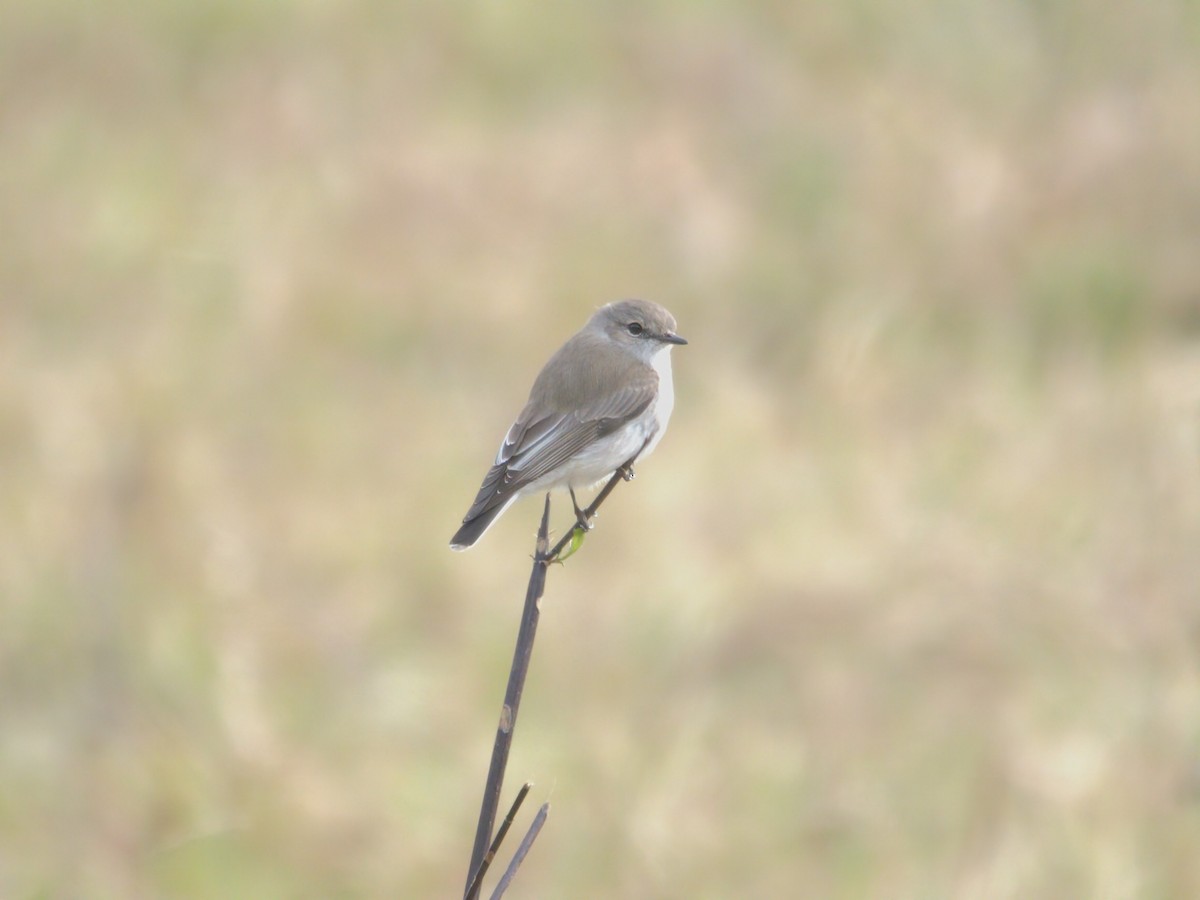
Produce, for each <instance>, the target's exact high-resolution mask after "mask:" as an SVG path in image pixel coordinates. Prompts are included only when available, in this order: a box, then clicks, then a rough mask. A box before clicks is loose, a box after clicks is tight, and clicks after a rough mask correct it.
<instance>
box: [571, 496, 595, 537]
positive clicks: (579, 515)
mask: <svg viewBox="0 0 1200 900" xmlns="http://www.w3.org/2000/svg"><path fill="white" fill-rule="evenodd" d="M567 490H568V491H569V492H570V494H571V505H572V506H573V507H575V524H576V527H577V528H582V529H583V530H584V531H591V530H592V520H591V519H589V518H588V514H587V513H586V512H584V511H583V510H582V509H580V508H579V501H578V500H576V499H575V488H573V487H568V488H567Z"/></svg>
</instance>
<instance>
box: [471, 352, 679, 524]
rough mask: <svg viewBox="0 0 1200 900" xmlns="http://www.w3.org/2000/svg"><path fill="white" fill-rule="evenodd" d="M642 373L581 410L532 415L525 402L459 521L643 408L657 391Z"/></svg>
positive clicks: (494, 503) (652, 379)
mask: <svg viewBox="0 0 1200 900" xmlns="http://www.w3.org/2000/svg"><path fill="white" fill-rule="evenodd" d="M646 374H647V377H645V378H640V379H638V380H637V381H635V382H634V383H633V384H631V385H628V386H627V387H625V388H622V389H621V390H619V391H614V392H613V393H611V394H608V395H606V396H605V397H603V398H602V399H600V400H599V401H597V402H595V403H593V404H591V405H590V406H588V407H584V408H582V409H577V410H572V411H570V412H566V413H561V412H556V413H552V414H550V415H543V416H540V417H538V418H536V419H535V418H533V414H532V410H531V408H530V407H529V406H526V407H525V409H523V410H522V411H521V414H520V415H519V416H517V421H515V422H514V423H513V425H512V427H511V428H510V429H509V430H508V434H506V435H505V436H504V441H503V442H502V443H501V444H500V449H499V451H498V452H497V453H496V462H495V464H494V465H493V466H492V468H491V470H490V471H489V472H488V474H487V477H485V478H484V479H483V484H482V486H481V487H480V488H479V494H478V495H477V496H476V498H475V502H474V503H473V504H472V505H471V508H470V510H468V511H467V515H466V517H465V518H464V520H463V521H469V520H471V519H473V518H475V517H476V516H478V515H481V514H483V513H485V512H487V511H488V510H490V509H494V508H496V507H498V506H500V505H502V504H504V503H506V502H507V501H508V498H509V497H511V496H512V495H513V494H515V493H517V492H518V491H520V490H521V488H523V487H525V486H526V485H529V484H532V483H534V482H535V481H537V480H538V479H539V478H541V477H542V476H544V475H545V474H546V473H548V472H551V471H553V470H554V469H556V468H557V467H558V466H560V465H562V464H563V463H564V462H566V461H567V460H569V459H570V458H571V457H572V456H574V455H575V454H576V453H579V452H580V451H581V450H583V448H584V447H586V446H587V445H588V444H590V443H592V442H593V441H595V440H597V439H599V438H602V437H604V436H605V435H607V434H611V433H612V432H614V431H616V430H617V429H618V428H620V427H621V426H623V425H625V424H626V423H628V422H630V421H632V420H633V419H636V418H637V417H638V416H640V415H641V414H642V413H643V412H645V411H646V408H647V407H648V406H649V405H650V404H651V402H653V400H654V395H655V392H656V391H657V390H658V378H657V376H656V375H655V374H654V372H653V370H649V369H648V370H647V373H646Z"/></svg>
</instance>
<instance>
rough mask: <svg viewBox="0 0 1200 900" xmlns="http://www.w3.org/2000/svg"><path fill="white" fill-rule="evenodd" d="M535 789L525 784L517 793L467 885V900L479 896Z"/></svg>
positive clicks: (531, 785)
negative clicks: (514, 823) (527, 795)
mask: <svg viewBox="0 0 1200 900" xmlns="http://www.w3.org/2000/svg"><path fill="white" fill-rule="evenodd" d="M531 787H533V784H532V782H529V781H527V782H525V783H524V784H523V785H521V789H520V790H519V791H517V797H516V799H515V800H513V802H512V806H510V807H509V808H508V815H506V816H505V817H504V821H503V822H501V823H500V827H499V828H498V829H496V837H495V838H494V839H493V840H492V845H491V846H490V847H488V852H487V853H486V854H485V855H484V857H483V862H481V863H480V864H479V868H478V869H477V870H476V872H475V877H474V878H472V879H471V883H470V884H468V885H467V894H466V900H474V898H475V897H477V896H478V895H479V886H480V885H481V884H482V883H483V876H484V875H486V874H487V870H488V866H490V865H491V864H492V860H493V859H495V858H496V851H498V850H499V849H500V845H501V844H503V843H504V837H505V835H507V834H508V829H509V828H511V827H512V823H513V819H515V818H516V817H517V810H519V809H520V808H521V804H522V803H524V802H525V795H526V794H528V793H529V789H530V788H531Z"/></svg>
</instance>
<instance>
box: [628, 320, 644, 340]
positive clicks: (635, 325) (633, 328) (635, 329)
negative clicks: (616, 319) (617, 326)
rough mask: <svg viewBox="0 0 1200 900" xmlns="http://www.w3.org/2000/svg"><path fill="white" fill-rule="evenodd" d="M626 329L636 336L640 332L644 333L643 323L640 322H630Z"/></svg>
mask: <svg viewBox="0 0 1200 900" xmlns="http://www.w3.org/2000/svg"><path fill="white" fill-rule="evenodd" d="M625 330H626V331H628V332H629V333H630V334H632V335H633V336H634V337H637V336H638V335H639V334H641V333H642V325H641V323H640V322H630V323H629V324H628V325H626V326H625Z"/></svg>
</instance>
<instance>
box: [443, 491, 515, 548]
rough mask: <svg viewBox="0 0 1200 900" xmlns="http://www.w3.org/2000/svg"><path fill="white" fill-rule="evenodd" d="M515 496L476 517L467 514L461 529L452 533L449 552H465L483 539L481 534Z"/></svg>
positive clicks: (484, 510)
mask: <svg viewBox="0 0 1200 900" xmlns="http://www.w3.org/2000/svg"><path fill="white" fill-rule="evenodd" d="M516 499H517V497H516V495H515V494H513V495H512V496H510V497H509V498H508V500H507V501H506V502H504V503H500V504H497V505H496V506H493V507H491V508H484V509H482V510H480V511H479V512H478V513H477V514H476V515H474V516H472V515H471V514H470V513H468V514H467V518H465V519H463V523H462V527H461V528H459V529H458V531H456V532H454V537H452V538H450V549H451V550H466V549H467V548H468V547H471V546H473V545H474V544H475V542H476V541H478V540H479V539H480V538H481V537H483V533H484V532H485V531H487V530H488V529H489V528H491V527H492V523H493V522H495V521H496V520H497V519H498V518H500V514H501V513H502V512H504V511H505V510H506V509H508V507H509V505H510V504H511V503H512V502H513V501H514V500H516Z"/></svg>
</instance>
